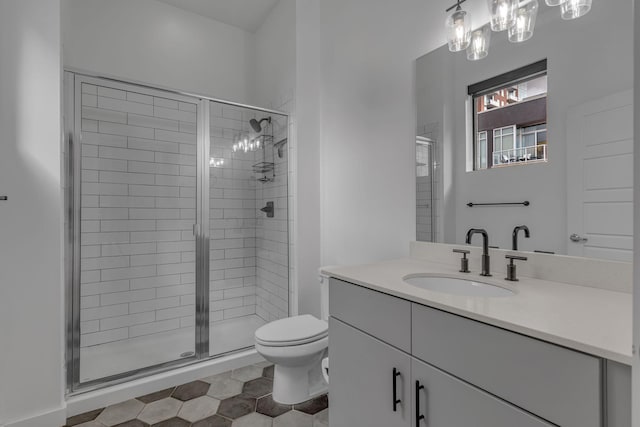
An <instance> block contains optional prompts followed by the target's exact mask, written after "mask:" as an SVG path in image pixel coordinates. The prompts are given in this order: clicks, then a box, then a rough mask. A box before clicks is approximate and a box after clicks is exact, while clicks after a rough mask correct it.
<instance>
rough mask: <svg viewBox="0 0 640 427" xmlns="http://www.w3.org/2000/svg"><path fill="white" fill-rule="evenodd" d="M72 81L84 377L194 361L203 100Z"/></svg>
mask: <svg viewBox="0 0 640 427" xmlns="http://www.w3.org/2000/svg"><path fill="white" fill-rule="evenodd" d="M74 88H75V94H74V95H75V107H74V108H75V113H74V127H75V131H74V135H75V141H74V148H73V153H74V157H75V158H74V169H75V173H74V199H75V206H74V210H75V212H74V213H75V221H74V226H75V227H76V229H75V233H74V235H75V236H76V237H75V238H76V244H75V245H74V273H75V274H74V288H73V289H74V298H73V299H74V301H73V304H74V311H73V312H74V315H73V317H74V319H73V321H74V322H75V323H76V324H79V334H76V336H75V337H74V340H75V343H74V346H73V348H74V355H73V358H74V361H75V362H76V363H74V365H73V366H74V370H75V372H74V383H75V384H79V383H91V382H92V381H98V380H101V381H104V380H105V379H107V380H108V379H114V378H118V377H119V376H123V375H125V374H127V375H131V373H134V372H136V371H138V370H142V369H145V368H148V367H151V366H162V365H163V364H167V363H171V362H175V361H178V360H186V359H189V358H194V357H195V354H196V353H195V352H196V319H195V318H196V272H197V269H196V237H195V236H196V234H197V232H198V225H199V224H200V221H201V220H202V219H201V218H199V214H198V212H199V205H198V203H201V202H200V201H199V199H198V191H199V190H200V188H199V187H200V185H201V184H200V183H199V182H198V179H197V177H198V162H199V155H198V153H199V152H200V151H199V149H200V148H201V147H199V143H198V141H199V140H202V138H199V136H198V132H199V129H198V125H199V123H198V115H199V108H201V104H199V100H198V99H195V98H191V97H186V96H181V95H177V94H173V93H169V92H164V91H159V90H153V89H148V88H144V87H139V86H135V85H128V84H123V83H119V82H112V81H109V80H105V79H97V78H92V77H84V76H75V84H74ZM200 132H201V131H200ZM200 157H201V156H200Z"/></svg>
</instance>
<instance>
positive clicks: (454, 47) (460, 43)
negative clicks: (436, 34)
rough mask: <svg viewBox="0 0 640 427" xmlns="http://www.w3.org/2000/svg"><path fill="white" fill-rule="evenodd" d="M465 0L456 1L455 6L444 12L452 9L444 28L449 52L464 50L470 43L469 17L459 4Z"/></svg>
mask: <svg viewBox="0 0 640 427" xmlns="http://www.w3.org/2000/svg"><path fill="white" fill-rule="evenodd" d="M464 1H465V0H458V1H457V2H456V4H454V5H453V6H451V7H450V8H448V9H447V10H446V11H447V12H449V11H450V10H452V9H454V8H455V10H454V11H453V13H452V14H451V15H449V16H448V17H447V21H446V22H445V27H446V29H447V43H448V44H449V50H450V51H451V52H459V51H461V50H465V49H466V48H467V47H468V46H469V43H470V41H471V15H469V13H468V12H465V11H464V10H462V7H460V3H463V2H464Z"/></svg>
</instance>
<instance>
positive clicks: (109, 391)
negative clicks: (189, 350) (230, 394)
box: [12, 349, 264, 427]
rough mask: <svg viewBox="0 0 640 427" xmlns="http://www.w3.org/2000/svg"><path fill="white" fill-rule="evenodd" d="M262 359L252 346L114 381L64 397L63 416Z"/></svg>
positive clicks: (101, 406)
mask: <svg viewBox="0 0 640 427" xmlns="http://www.w3.org/2000/svg"><path fill="white" fill-rule="evenodd" d="M263 360H264V359H263V358H262V356H260V355H259V354H258V353H257V352H256V351H255V350H254V349H251V350H247V351H244V352H241V353H237V354H234V355H231V356H223V357H220V358H217V359H213V360H209V361H204V362H201V363H196V364H194V365H190V366H186V367H184V368H178V369H174V370H171V371H167V372H162V373H160V374H156V375H151V376H149V377H145V378H140V379H137V380H134V381H129V382H125V383H122V384H117V385H114V386H111V387H106V388H103V389H100V390H95V391H90V392H87V393H81V394H76V395H74V396H71V397H68V398H67V410H66V416H67V417H72V416H74V415H78V414H82V413H85V412H88V411H92V410H94V409H98V408H104V407H105V406H109V405H113V404H115V403H119V402H122V401H125V400H128V399H133V398H135V397H137V396H143V395H145V394H149V393H153V392H154V391H158V390H163V389H165V388H169V387H173V386H177V385H180V384H184V383H187V382H190V381H195V380H198V379H201V378H205V377H208V376H210V375H216V374H219V373H222V372H225V371H229V370H231V369H236V368H240V367H243V366H246V365H250V364H252V363H258V362H261V361H263ZM63 424H64V423H63ZM60 425H62V424H60ZM53 426H54V424H48V425H47V426H46V427H53ZM12 427H13V426H12ZM19 427H36V425H35V424H34V425H33V426H32V425H24V426H23V425H20V426H19ZM38 427H39V426H38Z"/></svg>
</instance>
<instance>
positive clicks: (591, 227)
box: [567, 91, 633, 261]
mask: <svg viewBox="0 0 640 427" xmlns="http://www.w3.org/2000/svg"><path fill="white" fill-rule="evenodd" d="M567 120H568V121H567V203H568V205H567V215H568V218H567V230H568V236H567V239H569V242H568V253H569V255H575V256H585V257H590V258H603V259H610V260H617V261H631V260H632V249H633V242H632V240H633V97H632V92H631V91H624V92H620V93H616V94H613V95H609V96H606V97H604V98H601V99H598V100H595V101H590V102H588V103H585V104H582V105H579V106H576V107H574V108H573V109H571V110H570V111H569V114H568V119H567Z"/></svg>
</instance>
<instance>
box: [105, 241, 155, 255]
mask: <svg viewBox="0 0 640 427" xmlns="http://www.w3.org/2000/svg"><path fill="white" fill-rule="evenodd" d="M155 251H156V244H155V243H133V244H132V243H129V244H123V245H102V256H115V255H139V254H149V253H154V252H155Z"/></svg>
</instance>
